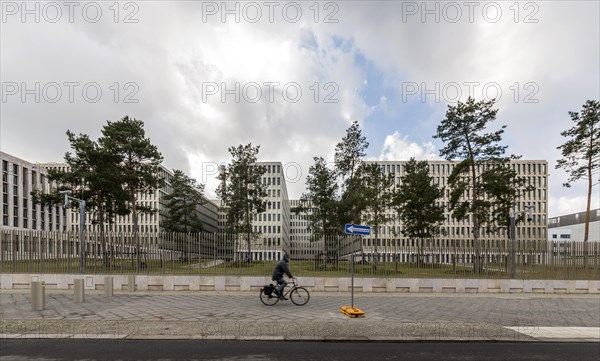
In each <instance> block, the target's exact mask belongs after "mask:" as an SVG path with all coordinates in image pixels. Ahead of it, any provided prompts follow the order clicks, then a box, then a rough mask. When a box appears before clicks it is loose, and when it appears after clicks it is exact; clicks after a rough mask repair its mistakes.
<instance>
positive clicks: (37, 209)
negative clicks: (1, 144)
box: [0, 152, 68, 231]
mask: <svg viewBox="0 0 600 361" xmlns="http://www.w3.org/2000/svg"><path fill="white" fill-rule="evenodd" d="M0 161H1V163H2V207H1V208H0V220H1V221H0V222H2V223H1V225H2V227H6V228H9V229H10V228H13V229H31V230H42V231H66V230H67V229H68V219H67V211H66V210H65V209H64V208H63V207H62V206H61V205H53V206H47V207H42V206H41V205H39V204H37V205H34V204H33V202H32V199H31V198H32V197H31V192H32V191H35V190H41V191H43V192H44V193H50V192H52V191H53V190H54V189H55V188H56V184H53V183H51V182H49V181H48V172H47V170H46V169H45V168H44V167H42V166H41V165H40V164H39V163H32V162H29V161H26V160H23V159H20V158H17V157H15V156H12V155H10V154H7V153H4V152H0Z"/></svg>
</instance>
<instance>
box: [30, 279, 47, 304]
mask: <svg viewBox="0 0 600 361" xmlns="http://www.w3.org/2000/svg"><path fill="white" fill-rule="evenodd" d="M45 309H46V283H45V282H43V281H42V282H31V310H32V311H43V310H45Z"/></svg>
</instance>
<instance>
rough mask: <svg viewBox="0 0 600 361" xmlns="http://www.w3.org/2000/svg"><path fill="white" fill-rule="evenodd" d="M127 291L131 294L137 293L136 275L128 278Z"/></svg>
mask: <svg viewBox="0 0 600 361" xmlns="http://www.w3.org/2000/svg"><path fill="white" fill-rule="evenodd" d="M127 289H128V290H129V292H135V275H129V276H128V277H127Z"/></svg>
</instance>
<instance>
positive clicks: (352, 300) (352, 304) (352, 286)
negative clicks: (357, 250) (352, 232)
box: [350, 237, 354, 308]
mask: <svg viewBox="0 0 600 361" xmlns="http://www.w3.org/2000/svg"><path fill="white" fill-rule="evenodd" d="M352 238H354V237H352ZM350 257H352V279H351V281H350V287H351V291H350V292H351V293H350V294H351V304H350V306H351V307H352V308H354V239H353V240H352V252H350Z"/></svg>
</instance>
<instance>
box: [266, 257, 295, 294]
mask: <svg viewBox="0 0 600 361" xmlns="http://www.w3.org/2000/svg"><path fill="white" fill-rule="evenodd" d="M289 261H290V256H289V255H288V254H287V253H284V254H283V259H282V260H281V261H279V262H277V265H275V269H274V270H273V277H271V279H272V280H273V281H277V283H278V284H279V287H278V288H277V289H276V290H275V294H276V295H277V296H279V299H280V300H287V298H285V297H284V296H283V289H284V288H285V286H287V282H286V280H284V279H283V275H284V274H285V275H287V276H288V277H289V278H294V276H292V273H291V272H290V269H289V268H288V262H289Z"/></svg>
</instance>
